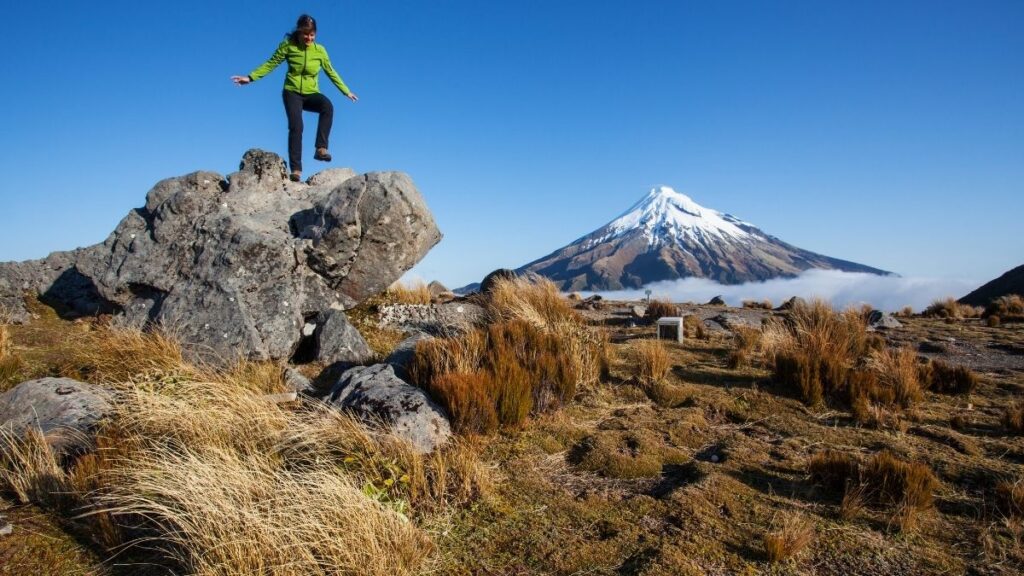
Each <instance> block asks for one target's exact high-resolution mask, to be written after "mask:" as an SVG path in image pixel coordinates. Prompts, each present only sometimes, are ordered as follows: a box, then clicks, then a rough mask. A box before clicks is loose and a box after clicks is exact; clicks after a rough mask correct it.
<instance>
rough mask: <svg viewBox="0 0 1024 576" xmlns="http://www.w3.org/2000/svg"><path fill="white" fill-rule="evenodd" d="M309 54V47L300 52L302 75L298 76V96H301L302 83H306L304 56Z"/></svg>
mask: <svg viewBox="0 0 1024 576" xmlns="http://www.w3.org/2000/svg"><path fill="white" fill-rule="evenodd" d="M308 53H309V46H306V48H305V49H304V50H303V51H302V73H301V74H299V94H302V83H303V82H305V81H306V54H308Z"/></svg>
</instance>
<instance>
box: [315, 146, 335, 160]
mask: <svg viewBox="0 0 1024 576" xmlns="http://www.w3.org/2000/svg"><path fill="white" fill-rule="evenodd" d="M313 160H320V161H322V162H330V161H331V153H330V152H328V151H327V148H317V149H316V154H313Z"/></svg>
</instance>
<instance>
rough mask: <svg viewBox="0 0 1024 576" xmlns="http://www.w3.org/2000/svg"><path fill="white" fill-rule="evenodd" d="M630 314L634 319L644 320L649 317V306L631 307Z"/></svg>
mask: <svg viewBox="0 0 1024 576" xmlns="http://www.w3.org/2000/svg"><path fill="white" fill-rule="evenodd" d="M629 313H630V314H631V315H632V317H633V318H636V319H638V320H642V319H643V318H644V317H645V316H647V306H639V305H635V306H630V308H629Z"/></svg>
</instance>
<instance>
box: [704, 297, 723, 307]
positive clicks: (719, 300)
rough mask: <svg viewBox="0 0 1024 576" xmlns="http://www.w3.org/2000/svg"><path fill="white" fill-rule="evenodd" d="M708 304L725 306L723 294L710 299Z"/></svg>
mask: <svg viewBox="0 0 1024 576" xmlns="http://www.w3.org/2000/svg"><path fill="white" fill-rule="evenodd" d="M708 306H725V300H724V299H723V298H722V297H721V296H715V297H714V298H712V299H711V300H708Z"/></svg>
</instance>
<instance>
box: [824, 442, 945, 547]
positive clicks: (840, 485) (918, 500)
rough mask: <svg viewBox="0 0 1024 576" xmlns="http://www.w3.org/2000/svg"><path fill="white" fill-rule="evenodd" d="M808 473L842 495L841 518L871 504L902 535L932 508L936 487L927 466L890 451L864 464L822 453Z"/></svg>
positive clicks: (846, 457)
mask: <svg viewBox="0 0 1024 576" xmlns="http://www.w3.org/2000/svg"><path fill="white" fill-rule="evenodd" d="M807 471H808V473H809V474H810V476H811V479H812V481H814V482H815V483H818V484H820V485H822V486H823V487H824V488H825V489H826V490H828V491H830V492H838V493H839V494H840V495H841V497H842V499H843V504H842V506H841V509H840V512H841V514H842V515H843V517H844V518H848V517H852V515H853V514H855V513H856V511H857V510H859V509H860V508H861V507H862V506H864V505H868V504H870V505H873V506H874V507H876V508H878V509H880V510H885V511H889V512H890V513H891V521H892V522H893V523H895V524H896V525H897V526H898V527H899V529H900V530H901V531H911V530H913V528H914V527H915V526H916V523H917V517H918V514H919V513H921V512H923V511H925V510H927V509H929V508H931V507H932V505H933V497H934V492H935V489H936V487H937V486H938V480H937V479H936V478H935V474H934V473H933V472H932V470H931V468H929V467H928V466H927V465H926V464H923V463H920V462H908V461H905V460H902V459H900V458H898V457H897V456H896V455H894V454H893V453H891V452H889V451H882V452H879V453H877V454H875V455H874V456H872V457H871V458H870V459H868V461H867V462H862V461H861V460H860V459H858V458H856V457H855V456H852V455H849V454H842V453H838V452H833V451H825V452H822V453H819V454H816V455H815V456H813V457H812V458H811V459H810V461H809V462H808V465H807Z"/></svg>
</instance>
